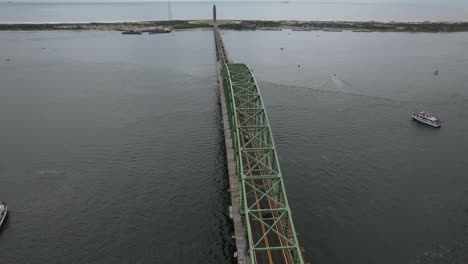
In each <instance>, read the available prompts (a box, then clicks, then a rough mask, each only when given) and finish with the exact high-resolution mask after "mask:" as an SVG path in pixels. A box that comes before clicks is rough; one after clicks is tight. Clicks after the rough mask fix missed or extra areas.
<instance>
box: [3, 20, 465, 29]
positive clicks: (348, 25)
mask: <svg viewBox="0 0 468 264" xmlns="http://www.w3.org/2000/svg"><path fill="white" fill-rule="evenodd" d="M218 24H219V26H220V28H221V29H232V30H281V29H292V30H293V31H311V30H322V31H342V30H351V31H356V32H372V31H377V32H468V21H466V22H429V21H426V22H375V21H368V22H361V21H295V20H287V21H272V20H221V21H218ZM154 26H172V27H173V28H174V30H187V29H206V28H211V27H212V21H210V20H176V21H115V22H90V23H86V22H77V23H60V22H48V23H0V31H125V30H130V29H144V28H149V27H154Z"/></svg>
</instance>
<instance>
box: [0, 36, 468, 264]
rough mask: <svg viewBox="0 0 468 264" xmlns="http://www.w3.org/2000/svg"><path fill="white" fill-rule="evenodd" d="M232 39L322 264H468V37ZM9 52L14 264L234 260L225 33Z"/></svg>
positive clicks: (22, 41)
mask: <svg viewBox="0 0 468 264" xmlns="http://www.w3.org/2000/svg"><path fill="white" fill-rule="evenodd" d="M223 37H224V40H225V44H226V46H227V49H228V53H229V55H230V57H231V58H232V59H233V60H234V61H237V62H246V63H248V65H250V66H251V67H252V69H253V70H254V73H255V75H256V77H257V79H258V81H259V83H260V86H261V89H262V92H263V96H264V100H265V103H266V107H267V109H268V113H269V117H270V119H271V120H270V121H271V125H272V128H273V133H274V138H275V140H276V143H277V145H278V152H279V158H280V162H281V165H282V169H283V174H284V175H285V178H286V188H287V191H288V196H289V200H290V204H291V206H292V208H293V216H294V220H295V224H296V229H297V231H298V232H299V239H300V242H301V244H302V246H304V247H305V248H306V253H307V257H308V259H309V260H310V261H311V262H312V263H330V264H332V263H356V264H357V263H383V264H385V263H389V264H390V263H392V264H393V263H425V264H429V263H451V264H453V263H466V260H467V259H468V252H467V248H468V226H467V224H466V223H467V222H468V178H467V177H466V171H468V163H466V157H467V156H468V140H467V139H466V135H467V134H468V122H466V120H468V76H467V75H466V72H467V70H468V53H466V50H467V49H468V34H466V33H453V34H452V33H451V34H406V33H351V32H342V33H336V32H291V31H282V32H261V31H257V32H234V31H225V32H223ZM0 42H1V43H2V45H1V47H0V80H2V82H1V86H0V87H1V88H0V124H2V129H1V130H0V146H1V148H0V186H1V187H2V188H1V190H0V199H1V200H5V201H7V202H8V204H9V206H10V209H11V215H10V217H9V219H8V222H7V224H6V226H5V227H4V228H3V230H2V231H1V233H0V263H20V264H21V263H74V262H80V263H229V262H231V261H232V258H231V255H232V251H233V244H232V239H231V235H232V228H231V224H230V222H229V221H228V217H227V215H226V213H227V212H226V209H227V205H228V198H227V193H226V189H227V183H226V174H225V162H224V157H223V141H222V139H223V138H222V130H221V126H220V117H219V109H218V98H217V90H216V89H217V88H216V75H215V74H216V69H215V63H214V61H215V55H214V46H213V36H212V32H210V31H193V32H175V33H173V34H167V35H152V36H150V35H142V36H123V35H121V34H119V33H118V32H40V33H28V32H23V33H13V32H9V33H5V32H4V33H0ZM280 48H284V50H283V51H282V50H281V49H280ZM6 58H9V59H10V61H6ZM298 65H300V67H298ZM435 69H437V70H439V72H440V74H439V75H438V76H434V75H433V71H434V70H435ZM333 74H336V77H333V76H332V75H333ZM418 109H424V110H428V111H431V112H433V113H435V114H437V115H439V116H440V117H441V118H442V119H443V121H445V124H444V126H443V127H442V128H441V129H439V130H437V129H432V128H430V127H425V126H422V125H419V124H417V123H414V122H412V121H411V120H410V118H409V115H410V113H411V112H412V111H415V110H418Z"/></svg>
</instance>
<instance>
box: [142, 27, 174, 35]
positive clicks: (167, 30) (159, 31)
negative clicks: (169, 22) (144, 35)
mask: <svg viewBox="0 0 468 264" xmlns="http://www.w3.org/2000/svg"><path fill="white" fill-rule="evenodd" d="M146 32H148V33H149V34H164V33H171V32H172V28H171V27H156V28H153V29H150V30H148V31H146Z"/></svg>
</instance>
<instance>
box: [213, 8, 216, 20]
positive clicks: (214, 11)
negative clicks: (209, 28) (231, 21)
mask: <svg viewBox="0 0 468 264" xmlns="http://www.w3.org/2000/svg"><path fill="white" fill-rule="evenodd" d="M213 22H214V23H216V5H215V4H213Z"/></svg>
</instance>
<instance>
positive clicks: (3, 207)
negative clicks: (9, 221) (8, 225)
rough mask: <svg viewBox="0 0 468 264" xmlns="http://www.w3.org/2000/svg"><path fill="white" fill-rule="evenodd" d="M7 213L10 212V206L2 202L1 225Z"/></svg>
mask: <svg viewBox="0 0 468 264" xmlns="http://www.w3.org/2000/svg"><path fill="white" fill-rule="evenodd" d="M7 213H8V206H7V205H6V204H5V203H4V202H0V226H2V224H3V221H4V220H5V218H6V215H7Z"/></svg>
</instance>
